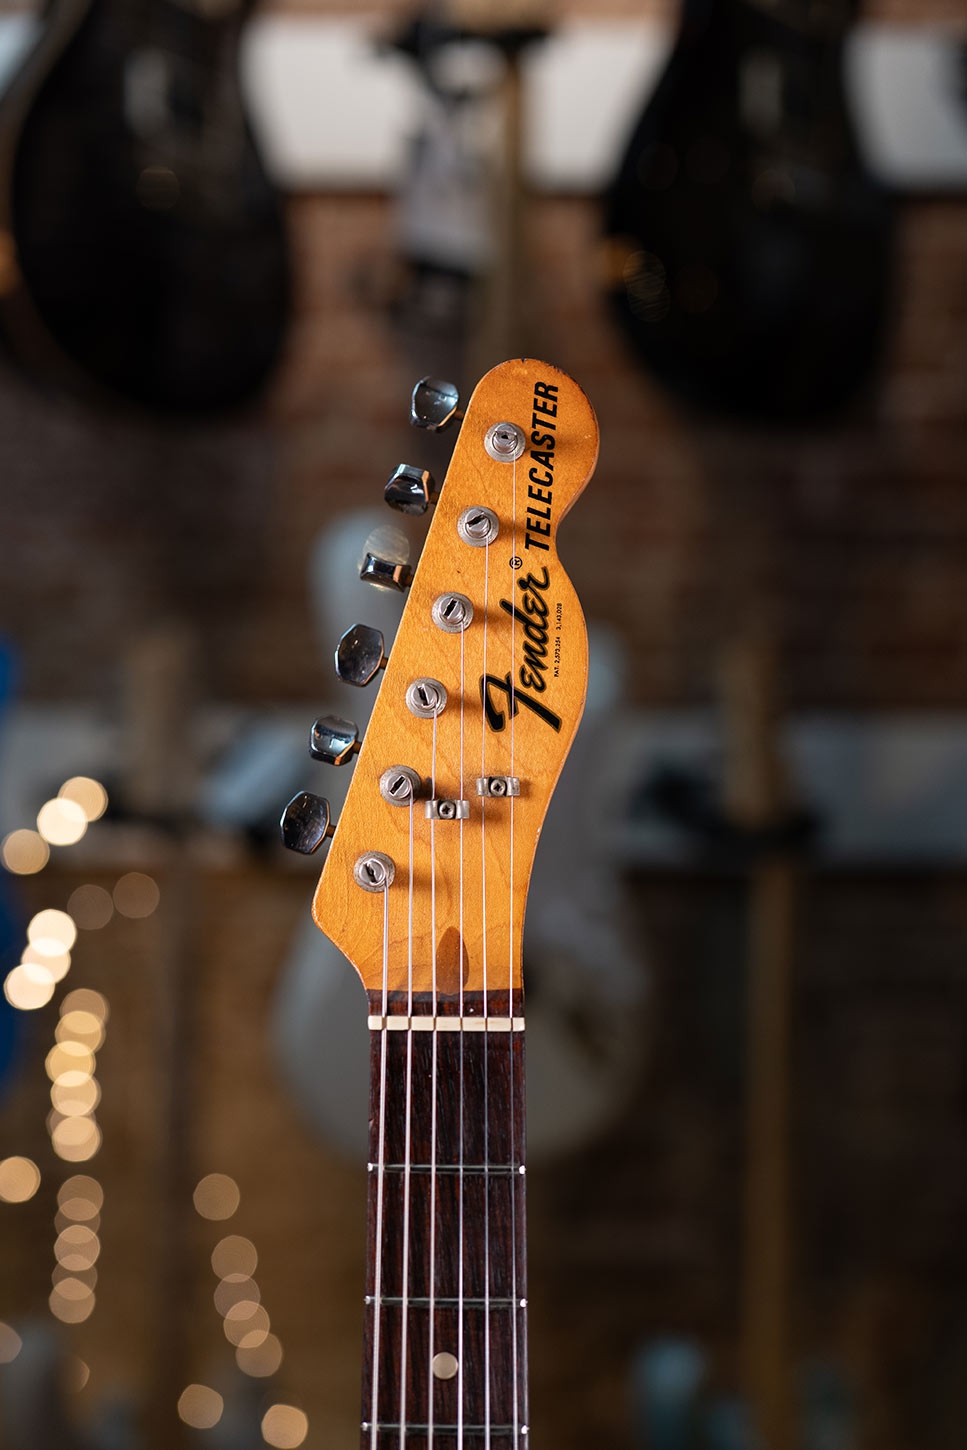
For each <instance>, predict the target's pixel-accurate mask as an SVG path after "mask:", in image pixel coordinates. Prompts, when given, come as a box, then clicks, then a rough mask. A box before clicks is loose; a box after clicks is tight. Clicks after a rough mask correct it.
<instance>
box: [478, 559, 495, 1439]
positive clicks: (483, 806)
mask: <svg viewBox="0 0 967 1450" xmlns="http://www.w3.org/2000/svg"><path fill="white" fill-rule="evenodd" d="M489 611H490V545H489V544H486V545H485V546H484V617H483V671H482V677H483V679H484V680H486V677H487V619H488V614H489ZM482 703H483V702H482V701H481V704H482ZM480 774H481V776H482V777H483V778H484V779H486V778H487V721H486V712H485V711H484V710H483V709H481V711H480ZM480 892H481V915H482V923H481V925H482V934H483V1016H484V1031H483V1032H482V1033H481V1037H482V1045H481V1051H482V1053H483V1149H484V1151H483V1191H484V1204H483V1209H484V1263H483V1274H484V1443H485V1445H486V1447H487V1450H490V1446H491V1444H492V1440H491V1434H490V1099H489V1082H488V1058H489V1057H490V1052H489V1045H490V1033H489V1032H488V1031H487V1026H486V1024H487V1018H488V1017H489V1015H490V1000H489V996H488V982H487V797H486V796H485V795H483V796H481V797H480Z"/></svg>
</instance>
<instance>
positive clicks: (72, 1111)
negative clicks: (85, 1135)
mask: <svg viewBox="0 0 967 1450" xmlns="http://www.w3.org/2000/svg"><path fill="white" fill-rule="evenodd" d="M100 1100H101V1089H100V1087H99V1086H98V1084H97V1083H96V1081H95V1080H94V1078H92V1077H89V1078H87V1079H85V1081H84V1082H79V1083H77V1084H76V1085H75V1086H74V1087H67V1086H66V1085H65V1084H64V1083H61V1082H55V1083H52V1084H51V1088H50V1101H51V1103H52V1105H53V1106H54V1107H55V1108H56V1110H57V1112H58V1113H60V1114H61V1116H62V1117H64V1118H82V1117H84V1116H85V1115H86V1114H88V1113H93V1111H94V1109H95V1108H96V1107H97V1105H98V1103H99V1102H100Z"/></svg>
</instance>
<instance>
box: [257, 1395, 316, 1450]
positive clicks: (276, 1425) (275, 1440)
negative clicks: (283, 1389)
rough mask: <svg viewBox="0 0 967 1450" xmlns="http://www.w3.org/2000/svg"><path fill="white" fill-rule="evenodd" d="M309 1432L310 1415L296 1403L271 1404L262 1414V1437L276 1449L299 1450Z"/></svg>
mask: <svg viewBox="0 0 967 1450" xmlns="http://www.w3.org/2000/svg"><path fill="white" fill-rule="evenodd" d="M308 1433H309V1420H308V1417H307V1416H306V1414H305V1413H304V1411H302V1410H297V1409H296V1407H295V1405H271V1406H270V1407H269V1409H267V1410H266V1412H265V1414H264V1415H263V1416H262V1439H263V1440H264V1441H265V1443H266V1445H274V1446H275V1447H276V1450H297V1447H298V1446H299V1445H301V1444H302V1442H303V1440H304V1439H305V1438H306V1436H307V1435H308Z"/></svg>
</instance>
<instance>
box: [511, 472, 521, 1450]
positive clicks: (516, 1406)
mask: <svg viewBox="0 0 967 1450" xmlns="http://www.w3.org/2000/svg"><path fill="white" fill-rule="evenodd" d="M513 488H514V511H513V516H512V520H513V524H512V526H513V547H512V550H511V557H512V558H514V559H516V558H517V459H516V458H515V459H514V478H513ZM511 588H512V589H513V585H511ZM515 604H516V600H515V599H514V598H513V594H512V595H511V606H512V607H511V614H510V774H511V776H513V774H514V746H515V730H514V727H515V724H516V720H517V700H516V698H515V690H516V686H515V668H516V667H515V660H516V657H517V656H516V649H517V616H516V614H515V613H514V612H513V606H514V605H515ZM509 920H510V930H509V941H508V953H507V955H508V963H507V1015H508V1017H509V1018H510V1019H511V1030H510V1032H508V1034H507V1045H508V1050H509V1053H510V1062H509V1064H508V1067H509V1073H508V1077H509V1081H510V1091H509V1094H508V1096H509V1100H510V1157H509V1159H508V1162H509V1163H510V1164H511V1166H512V1167H513V1168H515V1170H516V1165H517V1142H516V1132H515V1122H516V1119H515V1107H516V1104H515V1102H514V1032H513V1019H514V797H513V795H511V796H510V911H509ZM523 1146H524V1145H523V1144H521V1157H522V1158H523ZM518 1176H519V1175H518V1174H517V1172H516V1171H515V1172H513V1173H512V1174H511V1176H510V1179H509V1180H508V1181H509V1184H510V1279H511V1287H510V1297H511V1311H510V1324H511V1366H512V1374H513V1377H514V1382H513V1389H512V1394H513V1416H514V1420H513V1423H514V1438H513V1442H512V1446H513V1450H517V1444H518V1440H519V1438H520V1437H519V1423H520V1402H519V1394H518V1379H519V1366H518V1363H517V1360H518V1346H517V1307H518V1306H517V1179H518Z"/></svg>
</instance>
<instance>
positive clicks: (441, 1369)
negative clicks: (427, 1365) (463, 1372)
mask: <svg viewBox="0 0 967 1450" xmlns="http://www.w3.org/2000/svg"><path fill="white" fill-rule="evenodd" d="M432 1368H433V1373H434V1374H435V1375H436V1377H437V1379H438V1380H452V1379H453V1376H454V1375H455V1374H456V1372H457V1370H458V1369H459V1365H458V1364H457V1360H456V1356H455V1355H453V1354H447V1353H446V1351H444V1353H443V1354H435V1355H434V1356H433V1366H432Z"/></svg>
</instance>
